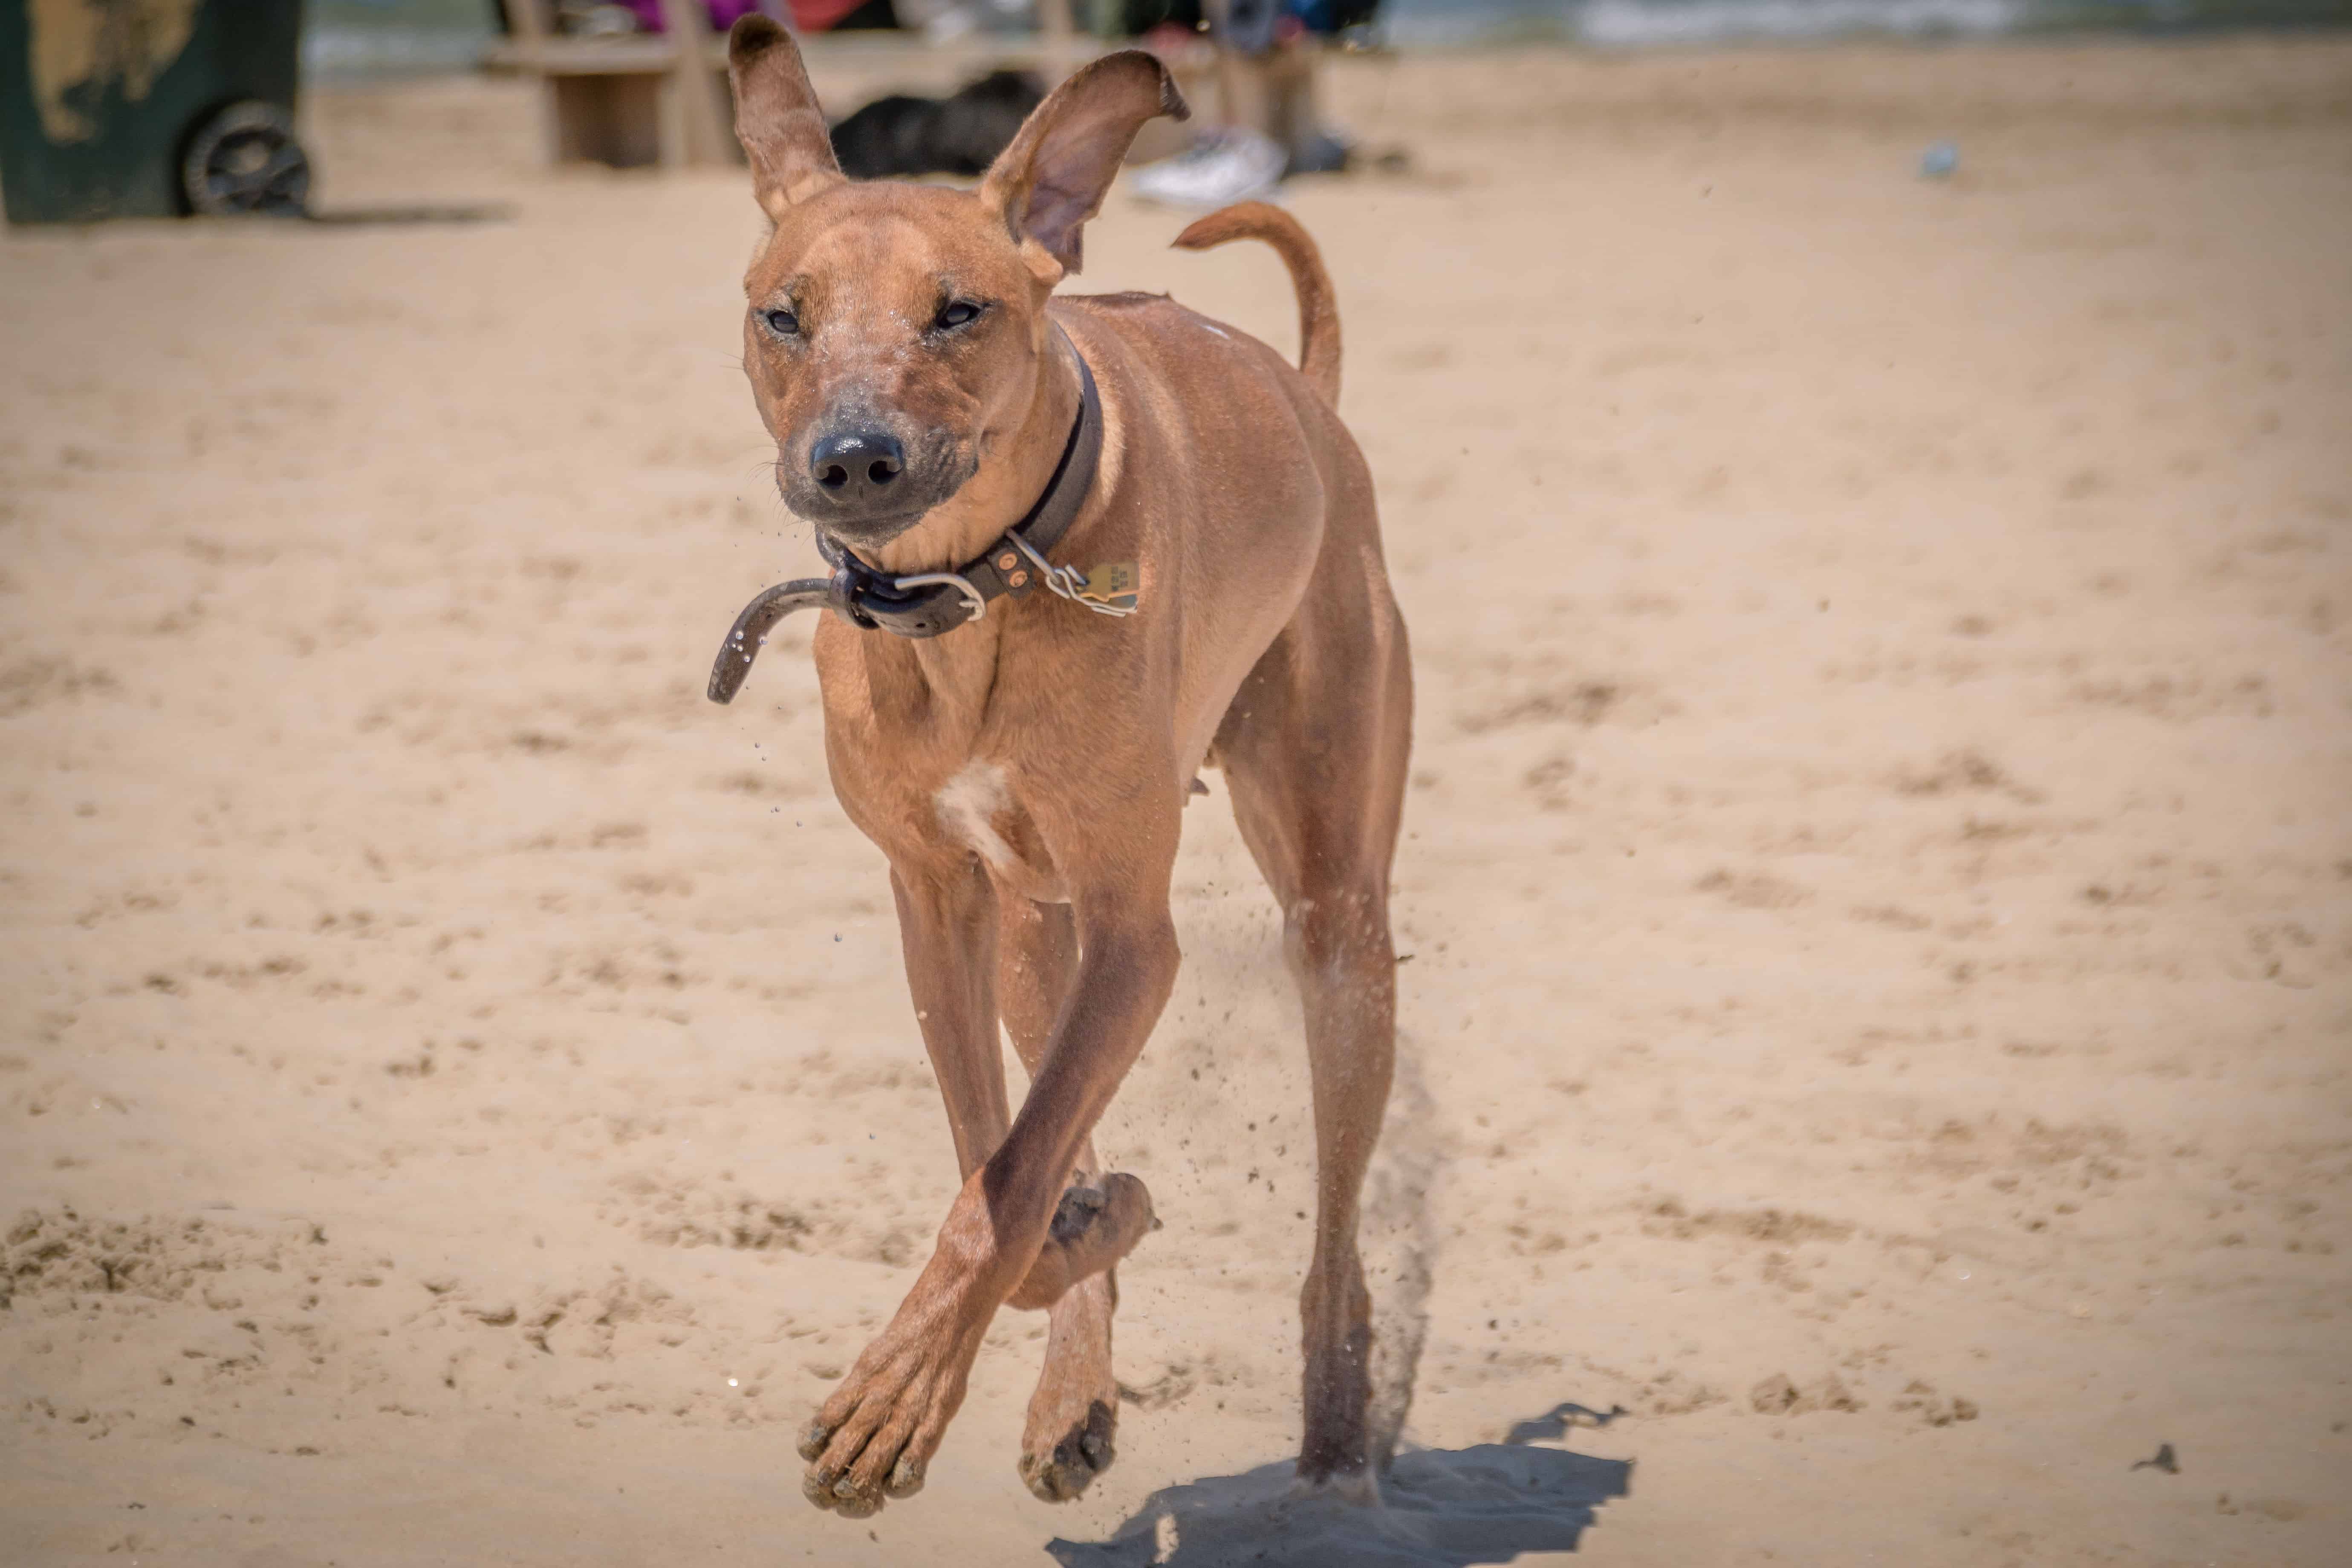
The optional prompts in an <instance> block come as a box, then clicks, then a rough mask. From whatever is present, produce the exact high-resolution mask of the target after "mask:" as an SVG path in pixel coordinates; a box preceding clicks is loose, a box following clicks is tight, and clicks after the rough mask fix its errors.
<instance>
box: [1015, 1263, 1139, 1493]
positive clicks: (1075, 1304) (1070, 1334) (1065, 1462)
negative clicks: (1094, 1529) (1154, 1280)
mask: <svg viewBox="0 0 2352 1568" xmlns="http://www.w3.org/2000/svg"><path fill="white" fill-rule="evenodd" d="M1117 1304H1118V1289H1116V1288H1115V1287H1114V1285H1113V1284H1112V1281H1111V1277H1110V1276H1109V1275H1108V1274H1103V1275H1097V1277H1095V1278H1094V1279H1087V1280H1082V1281H1081V1282H1079V1283H1078V1284H1077V1285H1076V1286H1074V1287H1072V1288H1071V1289H1070V1291H1069V1293H1068V1294H1067V1295H1065V1296H1064V1297H1063V1298H1062V1299H1061V1300H1058V1301H1056V1302H1055V1303H1054V1317H1053V1322H1052V1325H1051V1329H1050V1332H1049V1333H1048V1335H1047V1338H1046V1341H1045V1365H1044V1366H1043V1367H1042V1368H1040V1369H1039V1371H1038V1373H1037V1392H1036V1393H1035V1394H1032V1395H1031V1396H1030V1399H1029V1418H1028V1420H1027V1421H1026V1422H1025V1423H1024V1425H1023V1427H1022V1432H1021V1463H1020V1470H1021V1480H1022V1483H1023V1484H1024V1485H1025V1486H1026V1487H1028V1489H1030V1490H1031V1491H1032V1492H1034V1493H1035V1494H1036V1496H1037V1497H1038V1499H1039V1500H1042V1501H1045V1502H1067V1501H1069V1500H1071V1499H1072V1498H1075V1497H1076V1496H1077V1495H1078V1494H1079V1493H1080V1492H1083V1491H1085V1490H1086V1489H1087V1487H1089V1486H1091V1485H1092V1484H1093V1483H1094V1479H1095V1478H1096V1477H1097V1476H1098V1475H1100V1474H1102V1473H1103V1471H1105V1470H1107V1469H1108V1468H1110V1462H1111V1459H1112V1458H1113V1457H1114V1450H1113V1448H1112V1446H1111V1445H1112V1438H1113V1436H1115V1435H1116V1433H1117V1430H1118V1377H1117V1376H1116V1375H1115V1374H1114V1373H1112V1371H1111V1360H1110V1324H1111V1314H1112V1312H1113V1310H1115V1309H1116V1307H1117Z"/></svg>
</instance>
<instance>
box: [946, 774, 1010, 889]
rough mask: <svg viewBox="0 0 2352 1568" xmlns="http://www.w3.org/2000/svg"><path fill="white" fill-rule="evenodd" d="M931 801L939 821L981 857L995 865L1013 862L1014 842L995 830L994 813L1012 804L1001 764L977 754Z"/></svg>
mask: <svg viewBox="0 0 2352 1568" xmlns="http://www.w3.org/2000/svg"><path fill="white" fill-rule="evenodd" d="M931 801H932V804H933V805H937V806H938V807H939V813H940V824H941V825H942V826H945V827H946V828H947V830H948V831H949V832H950V833H952V834H954V835H955V836H956V837H959V838H961V839H962V840H963V841H964V842H965V843H966V844H969V845H971V847H973V848H974V849H976V850H978V851H980V857H981V858H982V859H983V860H986V861H987V862H988V863H989V864H990V865H992V866H996V867H1004V866H1010V865H1011V864H1012V863H1013V846H1011V845H1010V844H1007V843H1005V842H1004V836H1003V834H1001V833H999V832H997V830H996V818H997V816H999V815H1000V814H1001V813H1002V812H1003V810H1004V808H1005V807H1006V806H1007V805H1011V804H1012V796H1011V795H1010V794H1009V793H1008V792H1007V791H1006V789H1005V787H1004V769H1003V766H1002V765H1001V764H999V763H986V762H982V761H980V760H978V759H977V758H975V759H973V760H972V761H971V762H969V763H965V764H964V765H963V767H962V768H961V770H960V771H958V773H956V775H955V777H953V778H951V779H950V780H948V782H947V783H945V784H941V785H940V787H939V793H938V794H936V795H932V796H931Z"/></svg>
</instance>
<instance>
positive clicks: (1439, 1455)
mask: <svg viewBox="0 0 2352 1568" xmlns="http://www.w3.org/2000/svg"><path fill="white" fill-rule="evenodd" d="M1539 1425H1540V1426H1546V1427H1548V1426H1549V1425H1550V1423H1549V1421H1546V1420H1545V1418H1542V1417H1538V1421H1537V1422H1533V1423H1530V1422H1522V1423H1520V1424H1519V1426H1518V1427H1517V1428H1515V1429H1514V1430H1513V1432H1512V1441H1511V1442H1510V1443H1507V1444H1497V1443H1482V1444H1479V1445H1477V1446H1476V1447H1469V1448H1460V1449H1454V1450H1443V1449H1435V1448H1416V1449H1411V1450H1408V1451H1406V1452H1404V1453H1401V1454H1399V1455H1398V1456H1397V1460H1396V1464H1395V1467H1394V1468H1392V1469H1391V1470H1390V1472H1389V1475H1388V1478H1387V1479H1386V1480H1385V1481H1383V1482H1382V1483H1381V1501H1380V1503H1379V1505H1378V1506H1376V1507H1362V1506H1359V1505H1356V1504H1353V1503H1349V1502H1346V1501H1343V1500H1339V1499H1337V1498H1331V1497H1318V1496H1311V1495H1310V1496H1294V1495H1293V1490H1292V1480H1293V1470H1292V1467H1291V1464H1290V1461H1288V1460H1283V1461H1280V1462H1278V1463H1276V1464H1271V1465H1261V1466H1259V1467H1258V1468H1256V1469H1254V1470H1251V1471H1248V1472H1247V1473H1245V1474H1243V1475H1238V1476H1212V1477H1209V1478H1208V1479H1203V1480H1197V1481H1192V1482H1190V1483H1188V1484H1186V1485H1183V1486H1175V1487H1169V1488H1166V1489H1163V1490H1160V1491H1157V1492H1154V1493H1152V1494H1151V1496H1150V1498H1149V1499H1148V1500H1145V1502H1144V1504H1143V1506H1142V1507H1141V1508H1139V1509H1138V1510H1136V1511H1135V1513H1134V1515H1133V1516H1132V1517H1131V1518H1129V1520H1128V1521H1126V1522H1125V1523H1124V1524H1121V1525H1120V1526H1119V1527H1118V1530H1116V1531H1113V1532H1112V1534H1111V1537H1110V1539H1109V1540H1108V1541H1097V1542H1076V1541H1059V1540H1056V1541H1052V1542H1047V1543H1046V1546H1045V1550H1046V1551H1047V1552H1051V1553H1052V1554H1053V1556H1054V1559H1055V1561H1056V1562H1057V1563H1061V1564H1062V1568H1163V1565H1164V1568H1227V1565H1228V1564H1234V1565H1238V1564H1243V1563H1247V1564H1251V1565H1252V1568H1470V1565H1471V1564H1473V1563H1508V1562H1510V1561H1511V1560H1512V1559H1513V1558H1514V1557H1517V1555H1518V1554H1519V1553H1520V1552H1573V1551H1575V1550H1576V1543H1577V1541H1578V1538H1579V1537H1580V1536H1581V1535H1582V1534H1583V1532H1584V1528H1585V1526H1587V1525H1589V1524H1591V1522H1592V1521H1593V1510H1595V1509H1596V1508H1598V1507H1599V1506H1600V1505H1601V1503H1604V1502H1606V1501H1608V1500H1610V1499H1611V1498H1620V1497H1623V1496H1625V1495H1626V1491H1627V1489H1628V1487H1629V1486H1630V1484H1631V1482H1632V1480H1633V1465H1632V1464H1631V1463H1630V1462H1628V1461H1626V1460H1622V1459H1596V1458H1591V1457H1590V1456H1588V1455H1584V1454H1570V1453H1567V1452H1564V1451H1562V1450H1560V1449H1558V1448H1538V1447H1528V1446H1527V1438H1526V1437H1525V1436H1522V1435H1521V1434H1522V1433H1523V1432H1526V1431H1527V1430H1528V1428H1529V1427H1532V1426H1539ZM1562 1425H1563V1426H1564V1425H1565V1424H1564V1423H1563V1424H1562ZM1531 1435H1533V1436H1559V1433H1557V1432H1552V1431H1549V1430H1538V1431H1536V1432H1534V1433H1533V1434H1531Z"/></svg>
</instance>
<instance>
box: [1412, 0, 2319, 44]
mask: <svg viewBox="0 0 2352 1568" xmlns="http://www.w3.org/2000/svg"><path fill="white" fill-rule="evenodd" d="M1381 20H1382V22H1383V24H1384V25H1385V27H1386V30H1387V34H1388V37H1389V41H1390V42H1391V43H1393V44H1397V45H1399V46H1401V47H1409V48H1410V47H1447V46H1454V47H1459V46H1463V45H1471V44H1496V43H1508V42H1531V41H1547V40H1548V41H1553V42H1559V43H1567V44H1581V45H1584V46H1587V47H1595V48H1643V47H1657V46H1671V45H1678V44H1679V45H1689V44H1710V43H1741V42H1754V41H1761V40H1771V39H1778V40H1784V41H1808V40H1818V39H1824V38H1835V37H1873V36H1875V37H1906V38H1937V37H1945V38H1970V37H2002V36H2006V35H2010V34H2018V33H2038V32H2063V31H2076V30H2101V31H2126V32H2187V31H2200V30H2210V29H2221V28H2238V27H2305V26H2352V0H1386V4H1384V5H1382V6H1381Z"/></svg>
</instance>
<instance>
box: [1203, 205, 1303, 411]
mask: <svg viewBox="0 0 2352 1568" xmlns="http://www.w3.org/2000/svg"><path fill="white" fill-rule="evenodd" d="M1232 239H1262V240H1264V241H1265V242H1266V244H1268V245H1270V246H1272V247H1274V250H1275V254H1276V255H1277V256H1279V257H1281V258H1282V264H1283V265H1284V266H1285V267H1287V268H1290V286H1291V287H1292V288H1293V289H1297V292H1298V368H1299V370H1300V371H1301V372H1302V373H1303V374H1305V375H1306V377H1307V383H1308V384H1310V385H1312V386H1313V387H1314V388H1315V390H1316V391H1318V392H1319V393H1321V394H1322V395H1323V401H1324V402H1326V403H1328V404H1330V405H1332V406H1333V407H1335V408H1336V407H1338V406H1339V304H1338V302H1337V301H1336V300H1333V299H1332V298H1331V275H1330V274H1329V273H1328V272H1326V271H1324V270H1323V253H1322V252H1321V251H1319V250H1318V249H1316V248H1315V241H1314V240H1313V238H1311V237H1309V236H1308V235H1307V230H1306V229H1304V228H1302V227H1300V226H1299V223H1298V220H1297V218H1295V217H1292V216H1290V215H1289V214H1288V213H1286V212H1284V211H1283V210H1282V209H1281V208H1280V207H1277V206H1270V205H1267V204H1266V203H1265V202H1238V203H1235V204H1234V205H1232V206H1229V207H1221V208H1219V209H1218V210H1217V211H1215V212H1213V213H1211V214H1210V215H1209V216H1207V217H1204V218H1202V219H1201V220H1200V221H1199V222H1198V223H1195V224H1194V225H1192V226H1191V227H1190V228H1187V229H1186V230H1185V231H1184V232H1183V233H1181V234H1180V235H1178V236H1177V237H1176V244H1177V247H1179V248H1180V249H1183V250H1208V249H1212V248H1213V247H1217V246H1220V245H1223V244H1224V243H1225V242H1226V241H1227V240H1232Z"/></svg>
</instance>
